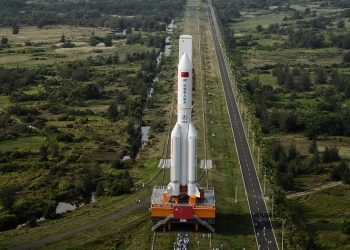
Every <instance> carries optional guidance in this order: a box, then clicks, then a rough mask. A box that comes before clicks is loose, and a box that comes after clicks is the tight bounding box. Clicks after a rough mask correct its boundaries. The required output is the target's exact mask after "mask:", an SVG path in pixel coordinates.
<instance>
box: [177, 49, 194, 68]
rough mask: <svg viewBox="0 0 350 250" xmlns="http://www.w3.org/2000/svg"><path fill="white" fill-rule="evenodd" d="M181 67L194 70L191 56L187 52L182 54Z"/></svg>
mask: <svg viewBox="0 0 350 250" xmlns="http://www.w3.org/2000/svg"><path fill="white" fill-rule="evenodd" d="M179 69H182V70H189V69H191V70H192V63H191V60H190V58H189V57H188V55H187V53H183V55H182V56H181V59H180V62H179Z"/></svg>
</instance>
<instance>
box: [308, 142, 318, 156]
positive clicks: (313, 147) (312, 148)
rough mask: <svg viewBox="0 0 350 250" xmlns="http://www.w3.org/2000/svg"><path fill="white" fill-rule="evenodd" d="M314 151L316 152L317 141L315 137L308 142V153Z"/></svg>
mask: <svg viewBox="0 0 350 250" xmlns="http://www.w3.org/2000/svg"><path fill="white" fill-rule="evenodd" d="M314 152H318V149H317V142H316V140H315V139H313V140H312V142H311V143H310V146H309V153H310V154H313V153H314Z"/></svg>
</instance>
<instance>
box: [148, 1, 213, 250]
mask: <svg viewBox="0 0 350 250" xmlns="http://www.w3.org/2000/svg"><path fill="white" fill-rule="evenodd" d="M188 5H189V6H188V8H187V11H188V12H189V13H188V14H189V15H190V25H189V33H190V35H191V36H192V37H195V36H196V34H194V33H195V28H197V29H198V30H197V32H198V33H199V35H198V39H197V41H198V50H199V56H198V57H199V60H198V62H199V65H198V67H197V69H198V68H199V69H200V70H199V72H198V73H199V74H198V73H197V74H196V75H197V82H196V85H199V86H200V88H196V89H197V91H198V90H199V91H200V92H201V93H200V94H199V95H197V96H200V98H201V102H200V103H201V108H199V109H198V110H201V111H202V112H201V117H202V126H203V150H204V160H207V135H206V121H205V119H206V116H205V114H206V106H205V93H206V92H205V86H204V83H203V73H202V72H204V67H205V65H204V64H203V55H202V49H203V48H202V37H203V36H205V34H203V31H202V30H201V29H200V22H199V11H198V10H199V9H200V7H199V5H200V2H199V1H197V0H192V1H189V2H188ZM195 14H197V15H196V16H197V20H195ZM196 23H198V25H197V26H195V24H196ZM183 34H187V32H186V31H185V32H184V33H183ZM194 46H195V45H194ZM175 98H176V95H175V93H174V97H173V105H175V102H176V99H175ZM174 108H175V106H173V109H174ZM173 117H174V113H172V115H171V123H170V124H171V125H170V127H169V133H168V140H167V150H166V154H165V156H167V152H168V148H169V141H170V140H169V139H170V133H171V130H170V129H171V128H172V126H173V125H174V124H173ZM165 170H166V169H165V168H164V169H163V178H162V186H164V175H165V172H166V171H165ZM203 177H204V178H205V183H206V186H207V187H208V185H209V175H208V171H207V169H206V170H204V171H202V173H201V174H200V175H199V176H198V178H197V181H200V180H202V178H203ZM189 234H190V236H191V237H190V238H191V240H192V241H193V240H194V243H192V246H193V245H197V244H198V245H199V244H200V241H201V242H202V244H201V246H202V245H203V242H205V244H206V245H207V246H208V247H209V249H212V247H213V242H212V238H213V234H212V233H210V232H209V233H206V234H203V235H202V234H200V233H197V234H196V233H194V234H193V233H192V232H191V233H190V232H188V231H186V230H184V231H178V232H177V237H176V239H175V238H174V245H171V246H169V249H180V248H177V247H178V246H177V244H176V242H177V241H178V239H179V237H181V238H182V239H184V238H186V237H187V236H188V235H189ZM195 235H196V236H195ZM157 236H158V232H157V230H155V231H154V232H153V237H152V246H151V249H152V250H155V249H161V248H159V247H157ZM204 238H206V239H205V240H204ZM172 247H173V248H172Z"/></svg>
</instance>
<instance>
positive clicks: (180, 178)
mask: <svg viewBox="0 0 350 250" xmlns="http://www.w3.org/2000/svg"><path fill="white" fill-rule="evenodd" d="M180 39H181V37H180ZM191 42H192V37H191ZM191 46H192V45H191ZM191 50H192V47H191ZM180 56H181V59H180V62H179V65H178V71H177V74H178V77H177V81H178V82H177V86H178V94H177V105H178V106H177V110H178V113H177V122H176V124H175V127H174V129H173V131H172V132H171V154H170V156H171V160H170V162H171V166H170V171H171V173H170V180H171V182H170V183H169V184H168V186H167V191H166V192H167V196H168V197H170V196H179V195H180V194H181V195H182V194H185V193H186V194H187V195H188V196H191V195H192V196H193V195H195V196H196V197H198V198H199V197H200V192H199V188H200V187H199V185H198V183H197V131H196V129H195V127H194V125H193V123H192V62H191V60H190V58H189V56H188V55H187V53H183V54H182V55H181V54H180ZM190 56H192V55H190Z"/></svg>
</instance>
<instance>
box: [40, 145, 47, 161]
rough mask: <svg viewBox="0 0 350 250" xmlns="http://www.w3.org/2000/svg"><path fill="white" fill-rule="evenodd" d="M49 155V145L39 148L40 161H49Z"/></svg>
mask: <svg viewBox="0 0 350 250" xmlns="http://www.w3.org/2000/svg"><path fill="white" fill-rule="evenodd" d="M48 155H49V147H48V146H46V145H41V146H40V148H39V161H47V160H48V159H47V156H48Z"/></svg>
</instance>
